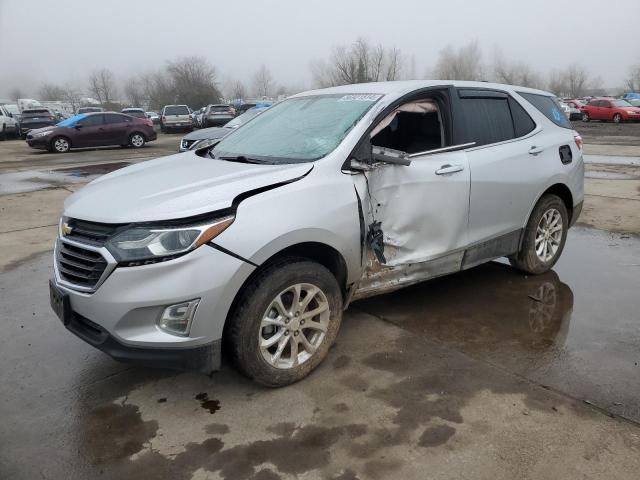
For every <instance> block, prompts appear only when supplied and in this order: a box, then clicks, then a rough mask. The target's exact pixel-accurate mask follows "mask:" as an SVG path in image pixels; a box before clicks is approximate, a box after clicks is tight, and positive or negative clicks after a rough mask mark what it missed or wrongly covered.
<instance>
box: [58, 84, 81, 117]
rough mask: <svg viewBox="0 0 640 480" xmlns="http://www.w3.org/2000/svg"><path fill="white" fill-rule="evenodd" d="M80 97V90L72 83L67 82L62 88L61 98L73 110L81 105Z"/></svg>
mask: <svg viewBox="0 0 640 480" xmlns="http://www.w3.org/2000/svg"><path fill="white" fill-rule="evenodd" d="M82 97H83V94H82V91H81V90H80V89H79V88H77V87H75V86H73V85H69V84H67V85H65V86H64V87H63V89H62V97H61V98H62V100H63V101H65V102H67V103H69V104H70V105H71V107H72V108H73V111H74V112H75V111H77V110H78V107H80V106H81V103H82Z"/></svg>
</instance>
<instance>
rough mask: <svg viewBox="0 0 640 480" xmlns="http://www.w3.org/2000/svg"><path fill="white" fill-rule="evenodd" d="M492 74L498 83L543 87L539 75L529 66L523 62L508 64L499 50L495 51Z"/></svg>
mask: <svg viewBox="0 0 640 480" xmlns="http://www.w3.org/2000/svg"><path fill="white" fill-rule="evenodd" d="M493 74H494V77H495V80H496V81H497V82H498V83H506V84H509V85H521V86H523V87H531V88H543V87H544V82H543V81H542V78H541V77H540V75H538V74H537V73H536V72H534V71H533V70H532V69H531V67H529V65H527V64H525V63H523V62H509V61H507V60H506V59H505V58H504V55H503V54H502V52H501V51H499V50H497V51H496V55H495V60H494V64H493Z"/></svg>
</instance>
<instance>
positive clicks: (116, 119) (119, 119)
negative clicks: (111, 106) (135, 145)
mask: <svg viewBox="0 0 640 480" xmlns="http://www.w3.org/2000/svg"><path fill="white" fill-rule="evenodd" d="M125 118H126V117H125V116H124V115H117V114H115V113H107V114H106V115H105V116H104V123H107V124H112V123H124V119H125Z"/></svg>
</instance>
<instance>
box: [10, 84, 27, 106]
mask: <svg viewBox="0 0 640 480" xmlns="http://www.w3.org/2000/svg"><path fill="white" fill-rule="evenodd" d="M9 98H10V99H11V100H13V101H14V102H16V101H17V100H18V99H19V98H24V92H23V91H22V90H21V89H20V88H18V87H14V88H12V89H11V91H9Z"/></svg>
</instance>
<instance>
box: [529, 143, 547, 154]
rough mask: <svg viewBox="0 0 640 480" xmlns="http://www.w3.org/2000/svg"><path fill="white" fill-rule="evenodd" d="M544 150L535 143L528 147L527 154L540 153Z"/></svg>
mask: <svg viewBox="0 0 640 480" xmlns="http://www.w3.org/2000/svg"><path fill="white" fill-rule="evenodd" d="M543 150H544V148H542V147H536V146H535V145H533V146H532V147H531V148H530V149H529V155H538V154H539V153H542V151H543Z"/></svg>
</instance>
